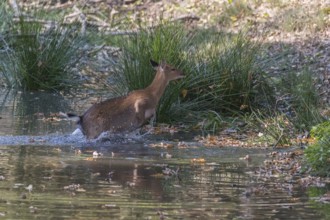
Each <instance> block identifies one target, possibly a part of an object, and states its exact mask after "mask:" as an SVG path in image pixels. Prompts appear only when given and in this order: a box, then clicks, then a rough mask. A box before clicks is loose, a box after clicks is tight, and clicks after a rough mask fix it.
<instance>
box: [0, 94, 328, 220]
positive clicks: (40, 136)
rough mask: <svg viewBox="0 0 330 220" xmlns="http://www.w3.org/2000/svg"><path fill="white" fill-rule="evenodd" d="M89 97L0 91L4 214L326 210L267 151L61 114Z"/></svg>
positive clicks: (243, 214)
mask: <svg viewBox="0 0 330 220" xmlns="http://www.w3.org/2000/svg"><path fill="white" fill-rule="evenodd" d="M89 102H90V100H89V99H88V98H86V99H84V98H81V97H80V98H71V97H70V98H68V96H62V95H49V94H46V93H40V94H36V93H32V94H31V93H28V94H24V93H14V92H8V91H1V94H0V123H1V127H0V164H1V166H0V218H1V217H2V218H4V219H32V218H33V219H326V218H327V217H329V211H327V210H329V206H326V205H320V204H318V203H315V202H313V201H312V200H311V199H310V197H311V193H310V191H311V189H310V188H307V187H303V186H301V185H300V184H298V181H297V180H296V178H295V177H293V178H291V179H290V180H288V179H285V178H280V177H277V178H276V177H275V176H274V177H273V178H271V179H269V178H267V179H266V178H264V176H263V175H261V173H260V172H259V170H260V169H261V168H260V167H262V166H263V163H264V161H265V159H266V158H268V157H269V153H270V151H271V150H267V149H244V148H233V147H225V148H224V147H222V148H220V147H219V148H217V147H205V146H203V145H202V144H200V143H198V142H196V141H194V140H193V136H194V135H195V134H191V133H189V132H177V133H175V134H173V135H146V136H144V137H141V138H139V139H136V140H135V139H134V140H130V141H123V142H95V141H86V140H85V139H84V138H83V137H82V136H81V135H79V134H78V135H72V134H71V133H72V132H73V131H74V130H75V124H74V123H72V122H69V121H66V120H58V119H57V116H56V114H55V113H57V112H59V111H64V112H65V111H76V112H79V113H80V111H79V110H80V109H82V107H84V108H83V109H86V108H87V107H88V104H90V103H89ZM83 109H82V110H81V111H83ZM163 145H169V146H172V145H173V146H172V147H169V148H164V147H157V146H163ZM155 146H156V147H155ZM245 155H249V156H250V158H251V160H242V158H243V157H245ZM328 188H329V187H328ZM312 190H322V189H315V188H313V189H312Z"/></svg>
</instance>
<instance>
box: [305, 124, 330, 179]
mask: <svg viewBox="0 0 330 220" xmlns="http://www.w3.org/2000/svg"><path fill="white" fill-rule="evenodd" d="M329 134H330V122H329V121H326V122H323V123H321V124H318V125H317V126H314V127H313V128H312V130H311V136H312V137H313V138H315V139H316V142H315V143H314V144H311V145H310V146H309V147H308V148H307V149H306V150H305V156H306V159H307V162H308V164H309V165H310V166H311V167H312V169H313V172H314V173H315V174H317V175H320V176H328V177H329V176H330V136H329Z"/></svg>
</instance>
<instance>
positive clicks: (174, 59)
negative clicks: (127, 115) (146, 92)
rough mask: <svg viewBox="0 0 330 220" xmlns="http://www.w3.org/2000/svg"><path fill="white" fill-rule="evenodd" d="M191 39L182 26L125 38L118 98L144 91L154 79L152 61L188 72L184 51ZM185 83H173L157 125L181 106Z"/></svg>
mask: <svg viewBox="0 0 330 220" xmlns="http://www.w3.org/2000/svg"><path fill="white" fill-rule="evenodd" d="M189 43H190V38H189V37H187V34H186V33H185V31H184V28H183V26H181V25H179V24H175V23H171V24H169V23H165V24H161V25H158V26H156V27H154V28H151V29H148V28H141V29H140V31H139V33H137V34H136V35H130V36H128V37H127V36H126V37H123V38H122V39H120V40H119V47H121V48H122V49H123V53H122V54H121V57H120V61H119V63H118V65H117V74H116V79H115V81H116V88H115V89H114V92H115V93H116V94H117V95H123V94H125V93H127V92H128V91H132V90H136V89H141V88H145V87H146V86H148V85H149V84H150V83H151V81H152V80H153V78H154V74H155V72H154V70H153V69H152V67H151V65H150V61H149V60H150V59H153V60H156V61H162V60H164V61H166V62H167V63H169V64H170V65H172V66H175V67H176V68H178V69H181V70H183V71H185V65H184V59H185V51H186V50H187V48H188V46H189ZM181 88H182V82H181V83H180V82H179V83H171V84H170V85H169V86H168V87H167V89H166V91H165V93H164V95H163V97H162V98H161V101H160V105H159V107H158V110H157V120H158V121H168V120H169V119H170V117H168V114H166V113H168V112H169V110H170V109H171V108H172V107H173V106H174V105H175V103H177V102H178V99H179V94H180V90H181Z"/></svg>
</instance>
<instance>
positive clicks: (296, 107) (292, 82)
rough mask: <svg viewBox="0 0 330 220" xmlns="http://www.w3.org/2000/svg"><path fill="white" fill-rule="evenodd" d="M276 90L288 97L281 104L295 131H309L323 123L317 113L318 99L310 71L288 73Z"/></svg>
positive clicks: (322, 119) (318, 112)
mask: <svg viewBox="0 0 330 220" xmlns="http://www.w3.org/2000/svg"><path fill="white" fill-rule="evenodd" d="M278 90H279V91H281V93H283V94H286V96H287V97H288V98H287V99H284V103H283V104H284V105H285V106H286V107H287V113H289V114H290V117H289V118H290V120H291V122H292V123H293V124H294V126H295V127H296V129H298V130H301V131H309V130H310V129H311V128H312V127H313V126H314V125H316V124H319V123H321V122H323V121H324V118H323V117H322V115H321V114H320V111H319V107H320V99H319V94H318V92H317V89H316V87H315V79H314V78H313V74H312V73H311V72H310V71H308V70H307V69H305V70H303V71H302V72H301V73H299V74H297V73H294V72H289V73H288V74H287V75H285V76H283V77H282V79H281V83H280V85H279V88H278ZM282 102H283V101H282Z"/></svg>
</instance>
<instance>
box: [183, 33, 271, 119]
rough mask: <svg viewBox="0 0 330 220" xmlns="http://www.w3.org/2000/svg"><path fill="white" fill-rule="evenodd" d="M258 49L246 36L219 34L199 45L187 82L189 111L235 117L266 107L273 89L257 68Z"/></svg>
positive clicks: (193, 55) (193, 56)
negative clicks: (203, 111)
mask: <svg viewBox="0 0 330 220" xmlns="http://www.w3.org/2000/svg"><path fill="white" fill-rule="evenodd" d="M258 50H259V48H258V46H257V45H256V44H255V43H252V42H250V41H249V40H248V39H247V38H246V37H244V35H243V34H239V35H234V36H228V35H223V34H216V35H213V36H211V37H210V38H209V39H207V40H206V41H204V42H203V43H201V44H200V45H198V47H197V48H196V52H195V53H194V54H191V55H192V58H193V59H194V62H195V69H194V70H193V72H192V77H191V78H190V81H189V82H187V83H186V85H187V90H188V94H187V99H188V100H189V101H190V102H191V103H190V106H188V108H190V109H195V110H197V109H198V110H201V109H204V110H213V111H216V112H223V113H230V114H236V113H239V112H241V111H250V110H251V109H253V108H259V107H261V106H264V107H267V105H269V104H270V102H271V100H272V96H273V90H272V88H271V87H270V85H269V83H268V81H267V80H266V78H265V77H264V75H263V72H262V71H261V70H259V69H258V67H257V54H258Z"/></svg>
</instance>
